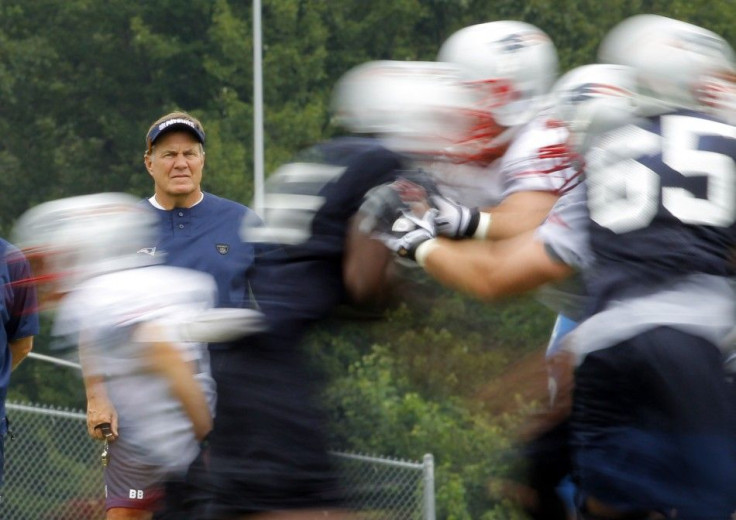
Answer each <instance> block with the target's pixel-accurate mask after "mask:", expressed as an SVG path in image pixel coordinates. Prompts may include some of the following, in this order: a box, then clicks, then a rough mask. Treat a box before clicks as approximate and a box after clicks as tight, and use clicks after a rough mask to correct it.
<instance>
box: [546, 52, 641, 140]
mask: <svg viewBox="0 0 736 520" xmlns="http://www.w3.org/2000/svg"><path fill="white" fill-rule="evenodd" d="M550 99H551V103H552V106H553V111H554V113H555V115H556V116H557V117H559V118H560V119H561V120H562V122H563V123H565V126H567V128H568V129H569V130H570V133H571V139H570V140H571V144H572V145H573V147H574V148H575V149H576V150H577V151H578V152H580V151H583V150H584V149H585V148H586V147H587V145H588V143H589V142H590V140H591V139H592V138H594V137H595V136H597V135H600V134H601V133H603V132H606V131H607V130H612V129H613V128H616V127H618V126H621V125H623V124H625V123H627V122H629V121H631V120H632V119H633V118H634V117H635V112H636V108H637V103H636V79H635V76H634V71H633V69H631V68H630V67H626V66H624V65H612V64H593V65H583V66H582V67H577V68H574V69H572V70H570V71H569V72H567V73H565V74H564V75H563V76H562V77H561V78H560V79H559V80H558V81H557V83H555V85H554V87H553V88H552V93H551V96H550Z"/></svg>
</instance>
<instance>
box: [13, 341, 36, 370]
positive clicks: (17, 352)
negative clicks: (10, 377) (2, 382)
mask: <svg viewBox="0 0 736 520" xmlns="http://www.w3.org/2000/svg"><path fill="white" fill-rule="evenodd" d="M8 347H9V348H10V356H11V359H12V365H11V370H15V369H16V368H18V365H20V363H21V361H23V360H24V359H25V358H26V357H28V354H30V353H31V350H33V336H26V337H25V338H18V339H16V340H13V341H10V342H8Z"/></svg>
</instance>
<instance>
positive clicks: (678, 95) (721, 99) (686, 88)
mask: <svg viewBox="0 0 736 520" xmlns="http://www.w3.org/2000/svg"><path fill="white" fill-rule="evenodd" d="M598 57H599V61H601V62H605V63H618V64H621V65H628V66H630V67H632V68H633V69H634V71H635V74H636V77H637V82H638V90H639V93H640V95H641V96H642V101H641V103H642V108H643V109H644V110H649V111H654V112H656V111H661V110H663V109H664V110H667V109H672V108H687V109H708V110H710V109H713V110H716V111H717V110H720V109H722V107H723V106H724V105H728V106H732V105H733V99H734V90H735V89H734V78H735V77H736V76H735V75H734V74H735V73H736V61H735V58H734V51H733V49H732V48H731V46H730V45H729V44H728V43H727V42H726V40H724V39H723V38H721V37H720V36H719V35H717V34H715V33H714V32H712V31H709V30H707V29H703V28H702V27H698V26H696V25H692V24H689V23H686V22H682V21H679V20H673V19H671V18H666V17H664V16H658V15H637V16H633V17H631V18H628V19H626V20H624V21H623V22H621V23H619V24H618V25H617V26H615V27H614V28H613V29H612V30H611V31H610V32H609V33H608V34H607V35H606V37H605V38H604V39H603V42H602V43H601V45H600V48H599V51H598Z"/></svg>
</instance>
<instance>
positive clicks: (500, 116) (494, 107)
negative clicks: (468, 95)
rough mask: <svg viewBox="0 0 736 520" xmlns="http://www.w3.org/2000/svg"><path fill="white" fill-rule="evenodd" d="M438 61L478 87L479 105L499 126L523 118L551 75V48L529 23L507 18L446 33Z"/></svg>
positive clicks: (535, 105) (533, 108) (534, 107)
mask: <svg viewBox="0 0 736 520" xmlns="http://www.w3.org/2000/svg"><path fill="white" fill-rule="evenodd" d="M437 59H438V60H439V61H445V62H449V63H454V64H456V65H458V66H460V67H462V68H463V70H464V72H465V74H466V77H467V79H468V80H469V81H471V82H473V83H475V84H476V85H477V86H478V87H480V88H482V89H483V91H484V94H485V96H484V100H483V105H484V108H485V109H486V110H490V111H491V113H492V115H493V117H494V118H495V120H496V122H498V124H499V125H502V126H504V127H507V128H510V127H515V126H518V125H520V124H523V123H526V122H527V121H529V120H530V119H531V118H532V116H533V115H534V114H535V113H536V112H537V111H538V109H539V107H540V104H541V102H542V98H543V96H544V95H545V94H547V92H548V91H549V89H550V88H551V86H552V84H553V83H554V81H555V79H556V77H557V50H556V49H555V46H554V44H553V43H552V40H551V39H550V38H549V36H547V34H545V33H544V32H543V31H542V30H541V29H539V28H537V27H535V26H534V25H531V24H528V23H525V22H519V21H511V20H502V21H495V22H488V23H482V24H478V25H471V26H469V27H465V28H463V29H460V30H459V31H457V32H455V33H454V34H452V35H451V36H450V37H449V38H448V39H447V40H446V41H445V43H443V44H442V47H441V48H440V51H439V55H438V57H437Z"/></svg>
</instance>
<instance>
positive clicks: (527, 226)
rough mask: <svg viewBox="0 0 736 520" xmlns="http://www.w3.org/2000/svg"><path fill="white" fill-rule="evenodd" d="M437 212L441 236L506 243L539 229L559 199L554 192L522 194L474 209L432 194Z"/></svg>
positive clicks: (521, 192) (515, 194)
mask: <svg viewBox="0 0 736 520" xmlns="http://www.w3.org/2000/svg"><path fill="white" fill-rule="evenodd" d="M429 198H430V202H431V204H432V206H433V207H434V208H435V209H436V210H437V216H436V218H435V222H436V225H437V233H438V234H439V235H441V236H445V237H449V238H475V239H480V240H504V239H508V238H511V237H515V236H518V235H521V234H522V233H525V232H527V231H530V230H532V229H536V228H537V227H539V225H540V224H542V222H544V219H545V218H546V217H547V215H548V213H549V212H550V210H551V209H552V207H553V206H554V205H555V203H556V202H557V200H558V199H559V196H558V195H557V194H556V193H554V192H550V191H520V192H516V193H512V194H511V195H509V196H508V197H506V198H505V199H504V200H503V201H502V202H501V203H500V204H499V205H497V206H493V207H488V208H483V209H479V208H470V207H466V206H463V205H462V204H460V203H458V202H455V201H453V200H450V199H448V198H446V197H444V196H443V195H439V194H432V195H431V196H430V197H429Z"/></svg>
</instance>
